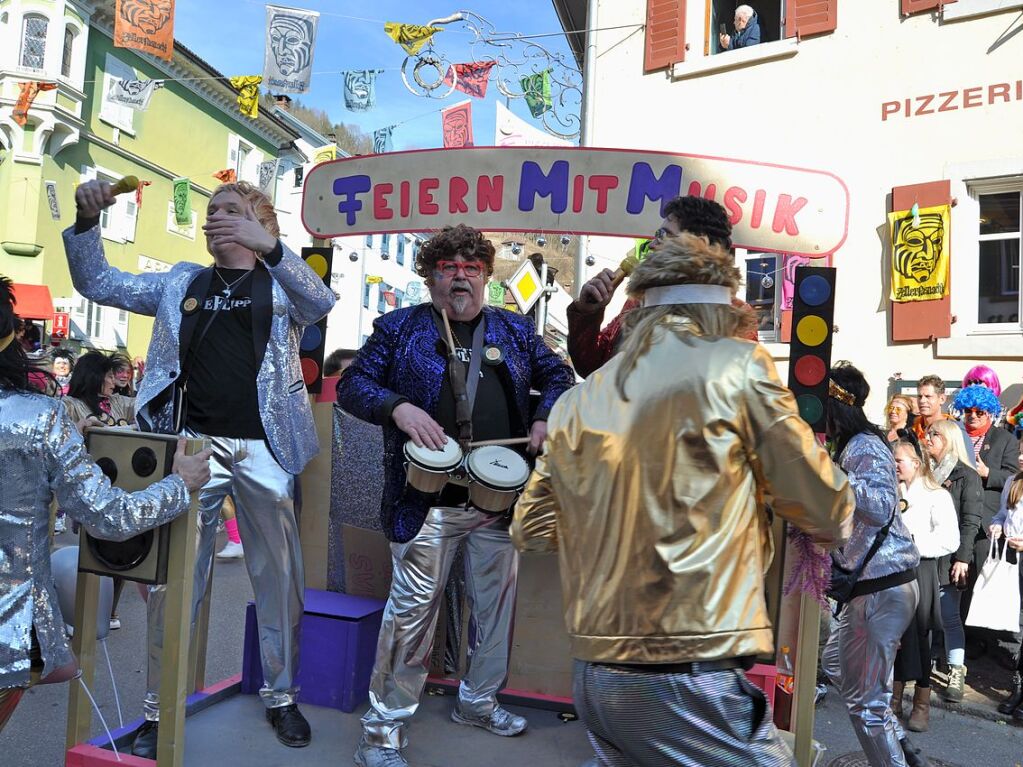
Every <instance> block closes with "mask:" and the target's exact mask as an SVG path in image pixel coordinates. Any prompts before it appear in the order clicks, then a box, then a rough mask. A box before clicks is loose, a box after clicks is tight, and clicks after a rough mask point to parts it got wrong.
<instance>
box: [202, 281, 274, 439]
mask: <svg viewBox="0 0 1023 767" xmlns="http://www.w3.org/2000/svg"><path fill="white" fill-rule="evenodd" d="M218 275H219V276H218ZM227 285H233V287H232V288H231V290H230V297H227V296H225V289H226V286H227ZM218 307H219V311H217V308H218ZM214 311H217V313H216V317H215V318H214V319H213V323H212V324H211V325H210V327H209V330H207V331H206V336H205V337H204V338H203V339H202V340H201V341H200V340H199V336H200V335H201V334H202V329H203V328H204V327H206V323H207V322H209V319H210V315H211V314H212V313H213V312H214ZM196 344H199V346H198V348H196ZM258 372H259V371H258V368H257V367H256V351H255V347H254V346H253V342H252V272H251V271H249V270H246V269H221V268H219V267H218V268H217V269H215V270H214V274H213V279H212V280H211V282H210V289H209V292H208V293H207V295H206V299H205V300H204V302H203V306H202V309H200V311H199V317H198V320H197V321H196V324H195V332H194V334H193V335H192V344H191V363H190V372H189V376H188V381H187V384H186V386H187V392H188V393H187V400H188V419H187V426H188V427H189V428H191V429H194V430H195V431H197V432H199V433H200V434H207V435H209V436H211V437H234V438H236V439H266V433H265V432H264V430H263V423H262V421H261V420H260V417H259V399H258V396H257V394H256V374H257V373H258Z"/></svg>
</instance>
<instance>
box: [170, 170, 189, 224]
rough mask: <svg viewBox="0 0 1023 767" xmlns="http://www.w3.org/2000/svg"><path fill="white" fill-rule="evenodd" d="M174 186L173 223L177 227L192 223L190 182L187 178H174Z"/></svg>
mask: <svg viewBox="0 0 1023 767" xmlns="http://www.w3.org/2000/svg"><path fill="white" fill-rule="evenodd" d="M172 183H173V184H174V222H175V223H176V224H177V225H178V226H188V225H190V224H191V223H192V182H191V181H189V180H188V179H187V178H176V179H174V181H173V182H172Z"/></svg>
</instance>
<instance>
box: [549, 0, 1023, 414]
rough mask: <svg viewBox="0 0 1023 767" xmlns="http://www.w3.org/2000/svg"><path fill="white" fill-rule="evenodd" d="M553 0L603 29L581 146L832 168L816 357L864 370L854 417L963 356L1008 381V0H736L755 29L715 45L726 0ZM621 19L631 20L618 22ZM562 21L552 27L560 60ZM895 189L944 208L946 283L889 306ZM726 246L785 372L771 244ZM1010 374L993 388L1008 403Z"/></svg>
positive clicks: (601, 245)
mask: <svg viewBox="0 0 1023 767" xmlns="http://www.w3.org/2000/svg"><path fill="white" fill-rule="evenodd" d="M554 5H555V7H556V9H557V11H558V13H559V16H560V18H561V20H562V23H563V26H564V28H565V29H566V30H572V29H588V28H589V29H606V31H599V32H596V33H594V34H593V36H592V38H593V39H592V40H591V45H594V50H595V53H596V57H595V61H594V63H593V65H592V70H591V77H590V81H589V82H588V83H587V95H588V98H589V108H590V109H591V110H592V114H591V119H590V121H589V125H590V130H589V135H587V136H586V137H585V139H586V144H587V145H589V146H601V147H622V148H636V149H650V150H662V151H671V152H681V153H686V154H697V155H711V156H720V157H730V158H737V159H743V160H753V161H757V162H764V163H776V164H781V165H789V166H797V167H802V168H811V169H819V170H825V171H829V172H831V173H833V174H835V175H837V176H838V177H839V178H841V179H842V181H843V182H844V183H845V185H846V186H847V188H848V190H849V199H850V203H849V204H850V207H849V217H848V236H847V239H846V240H845V243H844V244H843V245H842V246H841V248H839V250H838V251H837V252H836V253H835V254H834V256H833V261H832V265H833V266H835V267H837V275H838V283H837V303H836V311H835V325H836V326H837V328H838V332H837V334H836V335H835V339H834V349H833V355H832V357H833V359H834V360H841V359H847V360H849V361H851V362H853V363H854V364H856V365H857V366H859V367H860V368H861V369H863V370H864V372H865V373H866V374H867V377H868V380H869V382H870V384H871V388H872V390H873V391H874V392H875V393H874V395H873V396H872V397H871V398H870V401H869V402H868V413H869V415H871V416H872V417H873V418H875V419H876V420H878V421H880V420H881V418H882V408H883V405H884V402H885V399H886V393H887V392H888V391H889V390H891V389H893V388H895V386H896V384H895V383H893V380H894V379H898V378H899V377H901V378H903V379H907V380H916V379H918V378H920V377H921V376H923V375H926V374H931V373H934V374H938V375H940V376H941V377H942V378H944V379H945V380H947V381H954V380H960V379H962V376H963V374H964V373H965V372H966V370H967V369H969V368H970V367H971V366H972V365H974V364H976V363H978V362H983V363H986V364H989V365H990V366H991V367H992V368H994V369H995V370H996V371H997V372H998V374H999V376H1000V378H1001V381H1002V385H1003V389H1004V388H1006V387H1009V386H1010V385H1012V384H1018V383H1019V382H1021V380H1023V325H1021V321H1020V316H1021V315H1020V290H1019V268H1020V267H1019V259H1020V243H1021V239H1023V210H1021V206H1023V202H1021V200H1023V142H1021V141H1020V137H1021V136H1023V68H1021V67H1020V62H1021V61H1023V35H1018V34H1017V33H1018V32H1020V31H1021V27H1023V14H1021V9H1023V2H1008V1H1007V0H958V2H949V1H948V0H946V1H945V2H944V3H940V2H939V1H938V0H873V1H872V2H862V1H861V0H857V1H856V2H853V0H813V1H812V2H810V1H809V0H770V2H762V3H760V4H759V5H758V3H756V2H754V3H751V5H752V6H753V7H754V9H755V10H757V11H758V13H759V15H760V21H761V27H762V31H763V40H764V42H762V43H761V44H760V45H757V46H752V47H749V48H745V49H739V50H734V51H725V52H718V49H719V47H720V46H719V43H718V35H719V24H721V23H725V24H726V25H727V28H728V31H730V32H732V33H733V34H734V31H733V30H732V29H731V26H732V22H731V19H732V15H733V11H734V8H735V5H736V3H734V2H727V1H724V2H723V1H722V0H614V1H613V2H611V1H610V0H554ZM594 9H595V13H594ZM590 15H594V16H595V17H593V18H590V17H589V16H590ZM626 25H637V27H638V26H639V25H645V28H644V29H643V30H642V31H640V32H639V33H634V34H631V35H629V33H630V31H632V30H630V29H628V28H623V27H625V26H626ZM611 28H614V29H611ZM627 35H628V36H627ZM582 38H583V36H582V35H572V36H570V38H569V42H570V43H571V44H572V46H573V48H574V49H575V51H576V53H577V55H578V57H579V59H580V62H582V60H583V59H584V53H585V49H586V45H585V41H584V40H583V39H582ZM623 38H624V39H623ZM626 106H628V108H625V107H626ZM682 191H683V193H685V192H686V191H687V190H686V189H683V190H682ZM720 195H721V191H718V197H717V199H718V201H719V202H721V201H722V200H721V196H720ZM913 203H917V204H919V206H920V207H927V206H930V205H939V204H942V203H951V204H952V206H953V207H952V210H951V232H950V243H951V251H950V252H951V262H950V263H951V267H950V281H949V282H950V285H951V287H950V295H949V296H948V297H947V298H945V299H941V300H934V301H926V302H916V303H914V304H905V303H903V304H894V303H893V302H892V301H891V300H890V299H889V292H890V286H891V276H890V275H891V246H890V236H889V228H888V218H887V217H888V214H889V213H890V212H892V211H893V210H903V209H905V208H908V207H910V206H911V205H912V204H913ZM893 205H894V207H893ZM903 206H904V207H903ZM621 251H622V247H621V241H620V240H614V239H610V238H591V240H590V254H591V255H593V256H594V258H595V263H594V264H593V265H592V266H590V275H592V273H593V272H595V271H597V270H599V269H600V268H602V267H604V266H611V267H612V268H613V266H614V265H615V264H617V261H618V260H619V258H620V256H619V254H620V253H621ZM737 259H738V260H739V261H740V265H743V264H745V267H746V273H747V289H748V291H749V292H748V298H749V299H750V301H751V303H754V304H755V305H758V308H759V309H760V311H761V312H762V315H761V329H762V338H761V340H762V341H763V342H765V343H766V345H767V346H768V348H769V349H770V350H771V351H772V353H773V354H774V356H775V357H776V359H777V360H779V362H780V363H781V364H780V367H781V370H780V372H781V373H782V375H783V376H785V375H787V370H786V369H785V367H786V364H785V363H786V361H787V358H788V345H787V344H785V343H782V342H781V341H782V337H783V335H785V332H783V325H785V322H784V320H785V319H786V318H785V317H784V315H783V313H782V311H781V309H780V306H779V304H780V298H781V296H780V291H778V290H777V289H775V288H770V287H769V286H768V284H769V283H771V282H774V285H775V286H778V285H780V284H781V280H780V279H773V280H768V281H767V283H768V284H765V283H764V281H763V280H762V278H761V275H763V274H772V275H773V276H774V277H777V276H778V272H777V270H779V269H780V268H781V266H782V263H781V259H782V257H781V255H779V254H757V253H746V252H742V251H740V252H738V253H737ZM587 276H588V275H584V276H583V278H582V279H580V284H581V283H582V282H583V281H584V280H585V279H586V277H587ZM607 316H608V319H610V318H611V317H613V316H614V315H613V314H612V313H610V312H609V313H608V315H607ZM1021 389H1023V387H1020V386H1014V387H1013V388H1012V389H1010V391H1009V392H1008V393H1007V394H1006V395H1004V396H1003V401H1005V402H1007V403H1008V404H1015V402H1016V401H1017V400H1018V398H1019V395H1020V390H1021Z"/></svg>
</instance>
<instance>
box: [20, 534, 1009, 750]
mask: <svg viewBox="0 0 1023 767" xmlns="http://www.w3.org/2000/svg"><path fill="white" fill-rule="evenodd" d="M74 543H75V539H74V537H73V536H71V535H70V534H67V533H65V534H63V535H61V536H58V544H59V545H73V544H74ZM222 544H223V535H221V536H220V540H218V549H219V547H220V546H221V545H222ZM251 598H252V589H251V587H250V585H249V580H248V575H247V573H246V571H245V565H244V562H243V561H229V562H218V563H217V565H216V566H215V568H214V588H213V605H212V610H211V616H210V643H209V652H208V656H207V669H208V671H207V680H208V681H209V682H211V683H212V682H215V681H218V680H221V679H225V678H227V677H229V676H232V675H234V674H238V673H240V672H241V647H242V639H243V635H244V626H245V606H246V603H247V602H248V601H249V600H250V599H251ZM119 614H120V618H121V623H122V626H123V628H121V629H120V630H118V631H113V632H111V633H110V637H109V639H108V640H107V646H108V649H109V653H110V660H111V665H112V666H113V667H114V669H115V675H116V678H117V684H118V691H119V696H120V701H121V706H122V709H123V716H124V720H125V721H130V720H132V719H135V718H137V717H138V716H140V714H141V700H142V696H143V694H144V692H145V668H146V653H145V633H146V632H145V606H144V604H143V602H142V599H141V597H140V596H139V594H138V592H137V591H136V590H135V589H134V588H133V587H132V586H131V585H129V586H127V587H126V588H125V591H124V595H123V597H122V600H121V606H120V609H119ZM97 663H98V668H97V673H96V681H95V684H94V689H93V691H92V692H93V694H94V695H95V697H96V699H97V702H98V703H99V705H100V709H101V711H102V712H103V716H104V717H106V719H107V722H108V724H109V725H110V727H111V729H113V728H114V727H115V726H117V725H118V717H117V708H116V705H115V701H114V693H113V688H112V687H111V684H110V679H109V674H108V673H107V671H106V668H105V661H104V660H103V658H102V654H100V656H99V659H98V662H97ZM67 692H68V691H67V686H66V685H53V686H45V687H38V688H35V689H33V690H30V691H29V692H28V693H27V694H26V695H25V697H24V698H23V700H22V703H21V705H20V706H19V707H18V709H17V711H16V712H15V714H14V717H13V718H12V720H11V722H10V724H9V725H8V727H7V729H6V730H5V731H4V734H3V735H2V736H0V765H2V766H3V767H8V766H10V767H59V766H60V765H63V763H64V762H63V742H64V727H65V723H66V715H67ZM226 705H230V706H231V707H232V708H230V709H229V708H223V709H222V715H221V717H220V718H219V719H225V717H224V716H223V715H227V719H230V718H231V716H232V715H233V714H232V713H231V712H233V710H234V709H237V710H238V711H245V712H247V713H251V712H249V711H248V709H250V708H253V706H255V707H257V708H258V701H257V700H256V699H255V698H254V697H250V696H240V697H239V699H238V700H234V699H232V700H231V701H228V703H226V704H218V706H226ZM216 708H217V706H214V709H216ZM361 708H362V707H361V706H360V707H359V709H357V710H356V711H355V712H354V713H352V714H342V713H340V712H333V711H330V710H327V709H317V710H315V711H310V712H309V713H310V719H311V720H313V722H314V728H315V729H314V733H313V737H314V741H316V740H317V733H319V739H320V740H321V741H322V742H321V743H319V744H318V747H317V748H316V749H313V748H310V749H308V750H304V751H293V750H291V749H284V748H283V747H279V746H278V744H277V743H276V741H275V740H274V739H273V735H272V733H271V731H270V729H269V727H267V725H266V724H265V723H264V722H263V721H262V717H259V716H258V712H257V714H256V715H255V716H249V715H245V714H243V715H242V716H241V717H236V718H235V719H236V720H241V721H235V720H231V721H226V720H225V721H220V720H218V719H213V718H212V717H209V715H208V714H207V713H206V712H203V713H202V714H199V715H198V716H199V717H209V720H210V721H211V722H215V724H211V726H212V727H213V729H212V734H210V735H204V736H203V737H202V738H200V737H198V736H199V732H196V736H197V737H194V738H193V740H192V743H193V745H198V743H199V742H200V741H205V742H207V743H210V744H211V746H210V747H209V748H208V749H206V750H204V751H203V753H201V754H196V753H195V750H194V748H189V750H188V755H189V758H188V759H187V760H186V765H187V767H206V765H220V764H222V763H223V762H224V761H225V759H224V756H225V753H222V751H223V749H224V747H226V748H227V752H226V753H230V748H231V744H232V743H234V744H236V746H235V747H241V744H242V743H243V742H244V743H246V744H250V745H247V746H246V748H245V750H246V751H248V750H249V748H250V746H251V752H252V753H253V754H260V753H265V754H267V758H268V759H270V760H271V761H267V762H266V764H287V765H302V764H309V765H310V767H318V765H320V764H330V765H346V764H350V763H351V762H350V761H349V760H350V756H349V754H350V753H351V751H350V749H354V746H355V739H356V738H357V735H358V717H359V715H360V714H361V713H362V712H361V710H360V709H361ZM447 709H448V704H447V703H446V702H444V701H440V702H431V703H430V704H429V705H426V704H424V706H423V708H422V710H421V712H420V714H419V715H418V716H417V719H418V720H420V721H418V722H417V723H416V724H418V725H419V726H417V727H416V728H415V738H416V739H417V740H419V741H422V740H423V739H424V738H429V739H430V740H431V741H435V742H432V743H422V742H420V743H419V744H417V745H416V749H415V753H410V754H409V756H410V757H418V758H419V759H420V762H419V764H418V765H416V761H413V762H412V763H413V765H416V767H427V766H428V765H433V764H438V765H442V764H444V760H443V759H441V758H439V757H440V755H441V754H443V753H445V749H447V751H446V753H449V754H458V755H459V758H458V759H457V760H455V759H452V761H451V762H449V763H448V764H447V765H444V767H449V765H450V764H454V763H457V764H459V765H462V766H463V767H474V766H475V765H479V767H499V765H504V764H505V763H506V760H504V757H501V758H498V756H497V755H496V754H497V753H498V751H499V750H491V749H488V748H486V747H485V745H486V744H487V743H490V742H491V741H493V744H494V746H497V745H501V743H502V742H503V741H497V740H496V739H493V738H490V737H489V736H487V735H486V734H485V733H479V735H480V736H482V738H483V741H482V742H481V743H480V744H479V745H480V746H481V747H475V746H476V743H475V740H467V739H466V735H467V733H466V730H465V728H461V727H456V726H453V725H450V723H448V722H447V721H446V713H447ZM519 713H523V714H526V715H528V716H530V717H532V718H534V719H535V720H536V724H537V727H536V730H535V733H533V734H534V735H535V738H534V740H533V741H532V743H533V744H534V745H537V746H539V745H541V744H542V745H543V747H544V748H547V747H548V745H549V746H550V747H551V748H552V749H554V750H552V751H550V754H549V756H550V758H549V759H544V760H543V761H535V760H533V761H534V764H536V766H537V767H554V765H559V766H560V765H571V764H573V763H574V762H573V760H574V759H575V757H576V755H578V754H585V753H586V751H587V749H586V744H585V736H584V734H583V731H582V728H581V727H580V726H571V727H569V726H566V727H565V728H564V729H563V730H561V731H560V733H561V734H560V735H557V737H556V738H554V739H552V740H549V739H548V737H550V736H552V735H556V734H557V733H558V730H557V729H548V728H546V727H544V724H550V723H547V722H546V720H547V719H549V718H550V715H549V712H529V711H525V710H523V711H520V712H519ZM332 722H333V723H334V724H333V725H332V724H331V723H332ZM435 723H436V724H435ZM200 724H201V722H200V721H198V720H197V721H195V722H194V724H193V730H194V731H195V730H198V729H199V726H200ZM551 726H552V727H553V725H551ZM94 732H95V734H97V735H98V734H101V733H102V727H101V725H100V724H99V722H98V721H96V720H95V718H94ZM472 734H473V735H475V734H476V733H472ZM527 737H528V735H527ZM815 737H816V739H817V740H818V741H819V742H821V743H822V744H823V745H824V746H825V747H826V748H827V751H826V753H825V754H824V756H823V758H822V759H821V761H820V763H819V765H818V767H826V766H827V765H831V764H832V763H833V762H835V761H836V760H838V762H837V764H836V767H839V765H841V767H855V766H856V765H865V762H863V761H856V760H849V759H842V757H844V756H845V755H847V754H851V753H856V752H859V747H858V744H857V742H856V738H855V736H854V735H853V732H852V728H851V726H850V724H849V720H848V717H847V716H846V714H845V710H844V707H843V706H842V704H841V702H840V701H839V700H838V696H837V695H836V694H835V691H834V690H830V691H829V693H828V696H827V697H826V699H825V700H824V702H823V703H822V704H821V705H820V706H819V707H818V709H817V721H816V727H815ZM912 737H913V740H914V741H915V742H916V743H918V744H919V745H920V746H921V747H922V748H923V749H924V750H925V752H926V753H927V754H928V755H929V756H932V757H935V758H936V759H940V760H941V762H942V763H943V764H945V765H954V766H957V767H973V766H974V765H983V766H984V767H1023V727H1019V726H1015V725H1011V724H1003V723H998V722H993V721H988V720H985V719H982V718H979V717H974V716H969V715H966V714H964V713H961V712H956V711H947V710H941V709H938V708H932V711H931V730H930V732H928V733H923V734H919V735H914V736H912ZM448 740H449V741H450V745H448V743H446V742H445V741H448ZM477 740H478V738H477ZM217 741H221V742H220V743H219V744H218V745H219V747H218V748H214V747H213V745H212V744H216V743H217ZM349 741H351V742H349ZM186 742H188V741H187V738H186ZM463 744H464V745H463ZM554 744H558V745H557V746H556V748H555V745H554ZM468 745H473V746H474V748H472V749H471V750H470V751H469V753H465V752H464V748H465V747H467V746H468ZM524 745H525V744H524ZM521 749H522V746H519V745H516V747H515V748H514V749H511V751H510V752H509V753H508V754H507V755H508V757H509V759H512V761H507V763H508V764H513V763H516V762H515V761H514V758H513V757H515V758H519V759H521V758H522V757H523V756H524V755H525V754H524V753H523V752H522V751H521ZM314 752H315V753H314ZM545 753H546V752H545ZM318 754H323V755H324V756H325V757H327V758H326V759H325V760H324V759H322V758H316V757H317V755H318ZM242 761H243V762H245V763H246V764H247V765H249V767H260V765H261V764H262V763H263V762H261V761H259V760H258V759H256V758H252V759H251V760H250V759H249V758H245V759H243V760H242ZM517 763H521V762H517ZM935 767H938V765H937V764H936V765H935Z"/></svg>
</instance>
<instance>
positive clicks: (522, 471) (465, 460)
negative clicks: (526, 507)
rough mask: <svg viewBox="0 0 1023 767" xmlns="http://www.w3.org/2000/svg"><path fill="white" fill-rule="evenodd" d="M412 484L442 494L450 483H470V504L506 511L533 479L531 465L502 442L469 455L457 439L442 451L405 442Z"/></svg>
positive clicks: (407, 465) (408, 473)
mask: <svg viewBox="0 0 1023 767" xmlns="http://www.w3.org/2000/svg"><path fill="white" fill-rule="evenodd" d="M405 458H406V459H407V460H406V463H405V470H406V473H407V476H408V483H409V484H410V485H411V486H412V487H414V488H415V489H416V490H419V491H420V492H423V493H439V492H440V491H441V490H443V489H444V486H445V485H446V484H447V483H448V482H455V483H456V484H466V483H468V488H469V503H471V504H472V505H473V506H475V507H476V508H477V509H480V510H481V511H486V512H490V513H491V514H503V513H504V512H506V511H507V510H508V509H509V507H510V506H511V505H512V504H513V503H515V500H516V499H517V498H518V496H519V493H521V492H522V488H523V487H525V486H526V480H528V479H529V465H528V464H527V463H526V460H525V459H524V458H523V457H522V456H521V455H519V454H518V453H516V452H515V451H514V450H509V449H508V448H506V447H501V446H500V445H486V446H483V447H477V448H475V449H473V450H470V451H469V454H468V455H465V454H464V453H463V452H462V448H461V447H459V445H458V443H457V442H456V441H455V440H453V439H448V441H447V442H446V443H444V446H443V447H442V448H441V449H440V450H431V449H430V448H428V447H418V446H417V445H416V444H415V443H414V442H412V441H411V440H410V441H408V442H406V443H405Z"/></svg>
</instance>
